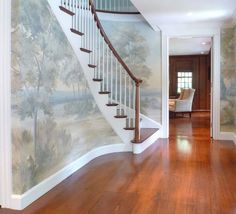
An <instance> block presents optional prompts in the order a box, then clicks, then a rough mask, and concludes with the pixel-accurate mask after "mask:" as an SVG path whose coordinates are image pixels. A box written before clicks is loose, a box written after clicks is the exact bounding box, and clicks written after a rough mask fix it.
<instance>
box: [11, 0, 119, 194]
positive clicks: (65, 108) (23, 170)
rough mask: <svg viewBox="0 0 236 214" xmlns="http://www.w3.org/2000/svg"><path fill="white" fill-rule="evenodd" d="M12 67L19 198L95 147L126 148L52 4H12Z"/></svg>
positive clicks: (15, 186)
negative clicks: (104, 112)
mask: <svg viewBox="0 0 236 214" xmlns="http://www.w3.org/2000/svg"><path fill="white" fill-rule="evenodd" d="M11 64H12V65H11V68H12V74H11V79H12V98H11V102H12V150H13V151H12V152H13V154H12V155H13V166H12V167H13V193H14V194H23V193H24V192H26V191H27V190H29V189H30V188H31V187H33V186H35V185H36V184H38V183H39V182H41V181H42V180H44V179H45V178H47V177H49V176H50V175H52V174H54V173H55V172H57V171H58V170H60V169H62V168H63V167H64V166H66V165H67V164H69V163H71V162H72V161H74V160H76V159H77V158H79V157H80V156H82V155H84V154H85V153H87V152H88V151H90V150H92V149H94V148H96V147H99V146H102V145H107V144H116V143H122V142H121V140H120V139H119V138H118V137H117V136H116V134H115V133H114V132H113V130H112V129H111V127H110V126H109V125H108V124H107V122H106V121H105V120H104V119H103V116H102V115H101V113H100V112H99V110H98V108H97V106H96V103H95V101H94V99H93V98H92V96H91V94H90V92H89V89H88V86H87V83H86V80H85V78H84V75H83V72H82V71H81V67H80V64H79V62H78V61H77V59H76V56H75V55H74V53H73V51H72V48H71V46H70V45H69V43H68V41H67V39H66V37H65V36H64V34H63V32H62V30H61V28H60V26H59V24H58V23H57V21H56V19H55V17H54V16H53V14H52V12H51V11H50V9H49V5H48V3H47V1H44V0H38V1H35V0H28V1H24V0H12V63H11Z"/></svg>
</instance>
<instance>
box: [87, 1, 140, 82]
mask: <svg viewBox="0 0 236 214" xmlns="http://www.w3.org/2000/svg"><path fill="white" fill-rule="evenodd" d="M89 4H90V6H91V11H92V13H93V15H94V20H95V21H96V23H97V27H98V29H99V30H100V33H101V35H102V36H103V38H104V40H105V42H106V43H107V45H108V46H109V48H110V49H111V51H112V53H113V54H114V56H115V57H116V58H117V60H118V61H119V62H120V63H121V65H122V66H123V68H124V69H125V70H126V71H127V73H128V74H129V76H130V77H131V79H133V80H134V81H135V83H136V85H137V84H140V83H142V80H141V79H138V78H137V77H135V75H134V74H133V73H132V72H131V71H130V69H129V68H128V66H127V65H126V64H125V62H124V61H123V60H122V58H121V57H120V55H119V54H118V53H117V51H116V50H115V48H114V47H113V45H112V43H111V41H110V40H109V38H108V36H107V35H106V33H105V31H104V29H103V27H102V24H101V22H100V20H99V18H98V16H97V13H96V8H95V6H94V4H93V0H89Z"/></svg>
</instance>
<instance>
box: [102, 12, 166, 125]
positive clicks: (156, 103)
mask: <svg viewBox="0 0 236 214" xmlns="http://www.w3.org/2000/svg"><path fill="white" fill-rule="evenodd" d="M120 17H122V16H120ZM101 18H102V17H101ZM102 25H103V27H104V29H105V32H106V33H107V35H108V37H109V38H110V40H111V42H112V44H113V46H114V47H115V49H116V50H117V51H118V53H119V54H120V55H121V57H122V59H124V61H125V62H126V63H127V65H128V66H129V68H130V69H131V71H132V72H133V73H135V74H136V76H137V77H139V78H140V79H142V80H143V81H144V82H143V83H142V85H141V113H143V114H144V115H147V116H148V117H150V118H151V119H153V120H155V121H157V122H159V123H161V33H160V32H155V31H154V30H152V28H151V27H150V26H149V25H148V24H147V23H146V22H145V21H142V20H140V21H137V20H135V21H127V20H125V21H121V20H120V21H107V20H102Z"/></svg>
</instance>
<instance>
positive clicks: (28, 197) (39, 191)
mask: <svg viewBox="0 0 236 214" xmlns="http://www.w3.org/2000/svg"><path fill="white" fill-rule="evenodd" d="M130 151H132V144H131V143H130V144H115V145H108V146H103V147H100V148H97V149H94V150H92V151H90V152H88V153H87V154H85V155H84V156H82V157H81V158H79V159H77V160H76V161H74V162H72V163H71V164H69V165H68V166H66V167H64V168H63V169H61V170H60V171H58V172H57V173H55V174H54V175H52V176H50V177H49V178H47V179H46V180H44V181H42V182H41V183H39V184H38V185H37V186H35V187H33V188H32V189H30V190H28V191H27V192H26V193H24V194H23V195H12V198H11V207H10V209H15V210H22V209H24V208H25V207H27V206H28V205H30V204H31V203H32V202H34V201H35V200H37V199H38V198H40V197H41V196H42V195H44V194H45V193H47V192H48V191H49V190H51V189H52V188H53V187H55V186H56V185H58V184H59V183H60V182H62V181H63V180H65V179H66V178H67V177H69V176H70V175H71V174H73V173H74V172H76V171H77V170H79V169H80V168H82V167H83V166H84V165H86V164H87V163H89V162H90V161H91V160H93V159H95V158H97V157H99V156H102V155H105V154H110V153H115V152H130Z"/></svg>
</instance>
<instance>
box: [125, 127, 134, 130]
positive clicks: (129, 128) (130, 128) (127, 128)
mask: <svg viewBox="0 0 236 214" xmlns="http://www.w3.org/2000/svg"><path fill="white" fill-rule="evenodd" d="M124 130H135V128H134V127H126V128H124Z"/></svg>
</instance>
